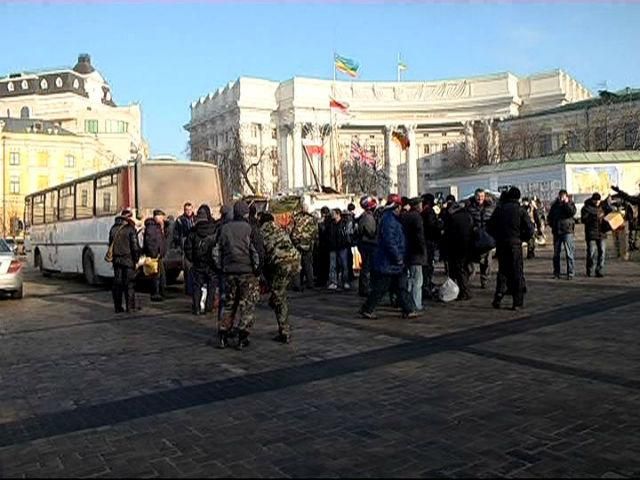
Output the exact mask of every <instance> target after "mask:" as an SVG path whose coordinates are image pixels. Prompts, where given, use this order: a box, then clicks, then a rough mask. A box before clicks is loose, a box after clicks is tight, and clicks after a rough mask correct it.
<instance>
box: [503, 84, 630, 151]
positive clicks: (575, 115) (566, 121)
mask: <svg viewBox="0 0 640 480" xmlns="http://www.w3.org/2000/svg"><path fill="white" fill-rule="evenodd" d="M497 130H498V135H497V139H498V140H499V147H500V157H501V159H502V160H518V159H525V158H533V157H538V156H546V155H553V154H556V153H562V152H588V151H596V152H603V151H614V150H640V89H631V88H627V89H624V90H620V91H618V92H608V91H602V92H600V95H599V96H597V97H594V98H590V99H587V100H583V101H580V102H575V103H571V104H567V105H563V106H559V107H556V108H552V109H547V110H543V111H539V112H533V113H526V114H524V115H521V116H519V117H515V118H510V119H506V120H504V121H501V122H498V124H497Z"/></svg>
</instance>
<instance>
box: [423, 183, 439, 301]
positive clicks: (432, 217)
mask: <svg viewBox="0 0 640 480" xmlns="http://www.w3.org/2000/svg"><path fill="white" fill-rule="evenodd" d="M434 206H435V197H434V196H433V195H432V194H430V193H427V194H425V195H423V196H422V225H423V227H424V241H425V254H426V256H425V264H424V266H423V267H422V277H423V278H422V296H423V297H426V298H431V296H432V292H433V289H434V284H433V273H434V271H435V263H436V250H437V248H438V242H439V241H440V237H441V235H442V224H441V222H440V220H439V219H438V216H437V215H436V212H435V211H434Z"/></svg>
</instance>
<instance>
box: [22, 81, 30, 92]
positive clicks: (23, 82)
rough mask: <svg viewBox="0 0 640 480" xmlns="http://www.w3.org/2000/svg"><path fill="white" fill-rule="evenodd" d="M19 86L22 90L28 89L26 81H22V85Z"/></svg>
mask: <svg viewBox="0 0 640 480" xmlns="http://www.w3.org/2000/svg"><path fill="white" fill-rule="evenodd" d="M20 86H21V87H22V89H23V90H27V89H28V88H29V82H27V81H26V80H22V83H21V84H20Z"/></svg>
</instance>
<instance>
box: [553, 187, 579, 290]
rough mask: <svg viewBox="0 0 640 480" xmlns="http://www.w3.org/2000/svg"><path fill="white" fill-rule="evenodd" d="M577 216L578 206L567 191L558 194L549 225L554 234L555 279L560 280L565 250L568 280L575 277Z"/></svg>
mask: <svg viewBox="0 0 640 480" xmlns="http://www.w3.org/2000/svg"><path fill="white" fill-rule="evenodd" d="M575 214H576V206H575V204H574V203H573V202H572V201H571V199H570V198H569V194H568V193H567V191H566V190H560V192H558V198H557V199H556V201H555V202H553V205H551V208H550V209H549V216H548V218H549V225H550V226H551V231H552V233H553V277H554V278H556V279H557V278H560V271H561V268H560V255H561V253H562V249H563V248H564V251H565V255H566V260H567V278H568V279H569V280H572V279H573V277H574V276H575V265H574V264H575V248H576V247H575V240H574V236H573V234H574V231H575V226H576V222H575V219H574V217H575Z"/></svg>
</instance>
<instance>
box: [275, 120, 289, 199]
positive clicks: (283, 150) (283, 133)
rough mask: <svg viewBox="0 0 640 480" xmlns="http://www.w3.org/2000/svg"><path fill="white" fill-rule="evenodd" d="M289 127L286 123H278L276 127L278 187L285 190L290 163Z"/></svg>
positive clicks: (287, 184)
mask: <svg viewBox="0 0 640 480" xmlns="http://www.w3.org/2000/svg"><path fill="white" fill-rule="evenodd" d="M288 139H289V128H288V127H287V126H286V125H280V126H279V127H278V172H279V177H280V178H279V179H278V180H279V181H278V184H279V187H280V190H286V189H288V188H289V179H290V178H291V177H290V175H289V164H290V163H291V156H290V155H289V142H288Z"/></svg>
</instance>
